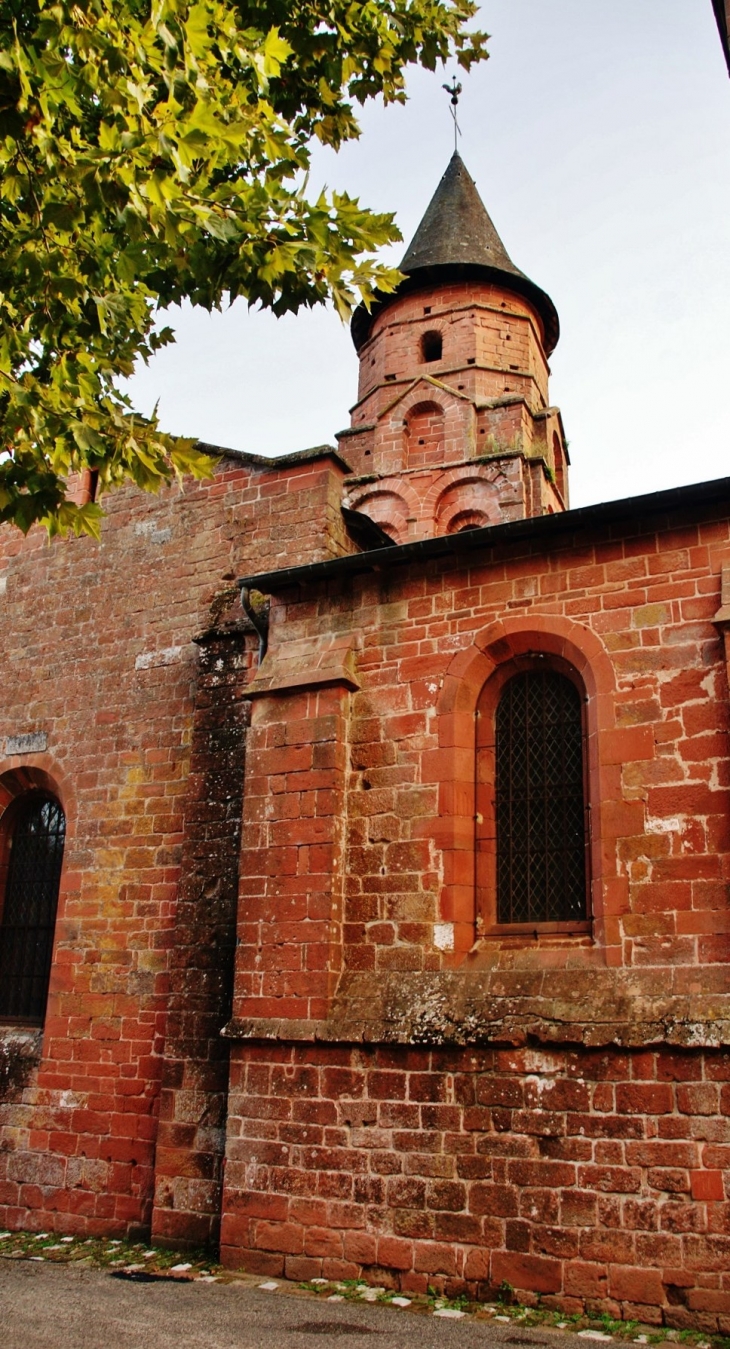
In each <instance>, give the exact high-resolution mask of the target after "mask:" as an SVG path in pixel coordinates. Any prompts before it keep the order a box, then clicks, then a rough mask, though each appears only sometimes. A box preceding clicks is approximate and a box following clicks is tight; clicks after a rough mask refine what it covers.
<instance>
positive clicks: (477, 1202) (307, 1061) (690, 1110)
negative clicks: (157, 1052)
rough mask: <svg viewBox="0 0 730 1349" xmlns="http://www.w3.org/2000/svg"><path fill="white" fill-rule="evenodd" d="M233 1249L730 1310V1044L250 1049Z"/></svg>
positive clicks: (560, 1299) (701, 1318) (698, 1312)
mask: <svg viewBox="0 0 730 1349" xmlns="http://www.w3.org/2000/svg"><path fill="white" fill-rule="evenodd" d="M230 1109H231V1117H230V1122H229V1149H228V1167H227V1179H228V1186H229V1189H228V1195H227V1204H226V1210H225V1214H224V1221H223V1236H222V1240H223V1253H224V1259H225V1260H226V1261H227V1262H228V1263H229V1264H231V1265H233V1266H238V1265H240V1264H241V1263H242V1261H245V1266H246V1268H247V1269H250V1270H254V1271H256V1272H258V1273H261V1274H268V1275H281V1274H286V1276H287V1277H288V1278H293V1279H311V1278H318V1277H321V1276H324V1277H325V1278H329V1279H351V1278H359V1277H360V1276H361V1275H362V1274H363V1273H364V1274H365V1275H366V1277H367V1278H369V1279H370V1280H371V1282H373V1283H380V1284H383V1283H384V1284H386V1285H387V1286H390V1287H393V1286H395V1287H398V1288H401V1289H403V1290H404V1291H405V1292H410V1291H415V1292H420V1293H423V1292H425V1291H426V1289H427V1287H428V1286H432V1287H435V1288H437V1289H438V1290H439V1291H442V1290H443V1291H445V1292H447V1293H448V1294H450V1295H456V1294H458V1293H460V1292H462V1291H464V1290H468V1291H469V1292H470V1293H471V1295H472V1296H474V1295H478V1296H487V1295H492V1296H493V1295H494V1293H495V1291H497V1290H498V1289H499V1286H500V1284H501V1283H502V1281H503V1280H506V1281H507V1282H508V1283H510V1284H511V1285H512V1286H513V1287H514V1288H515V1289H517V1290H519V1294H520V1297H521V1300H523V1301H527V1302H532V1303H533V1304H534V1303H535V1302H536V1301H537V1299H538V1297H539V1299H540V1300H541V1305H542V1306H544V1307H548V1308H550V1307H558V1308H560V1309H562V1310H564V1311H566V1312H569V1313H571V1312H577V1311H581V1310H582V1309H583V1308H584V1307H587V1308H588V1309H589V1310H591V1311H593V1312H598V1313H601V1312H607V1313H609V1315H611V1316H613V1317H624V1318H626V1319H631V1318H638V1319H640V1320H643V1321H648V1322H650V1323H655V1324H661V1323H662V1320H663V1321H664V1323H665V1324H667V1325H671V1326H677V1327H685V1326H688V1325H693V1326H695V1327H700V1328H702V1329H704V1330H717V1329H719V1330H721V1331H722V1332H724V1333H725V1334H727V1333H728V1330H730V1273H729V1272H728V1271H729V1270H730V1261H729V1260H728V1255H729V1254H730V1235H729V1233H730V1203H729V1202H728V1198H729V1197H730V1191H728V1190H725V1189H724V1187H723V1173H725V1174H727V1168H728V1163H729V1162H730V1143H729V1138H730V1135H729V1132H728V1116H730V1061H729V1060H728V1056H727V1054H718V1053H709V1054H704V1055H703V1054H702V1053H697V1052H677V1051H674V1052H670V1053H666V1052H665V1053H662V1052H656V1051H653V1050H651V1051H644V1052H634V1053H630V1052H625V1051H624V1052H615V1051H612V1050H608V1051H606V1050H602V1051H593V1052H590V1051H584V1052H581V1053H576V1052H572V1051H567V1052H566V1051H564V1050H560V1049H558V1050H552V1051H546V1050H543V1049H520V1050H515V1049H509V1048H502V1049H479V1050H454V1049H451V1050H449V1051H443V1050H442V1051H429V1050H426V1049H417V1048H412V1049H404V1048H395V1049H394V1048H390V1049H380V1050H375V1049H367V1048H355V1049H349V1048H339V1049H336V1048H333V1047H329V1046H324V1047H321V1048H308V1047H307V1048H305V1047H301V1048H291V1047H281V1048H278V1047H275V1046H266V1047H264V1046H258V1047H254V1046H251V1047H242V1048H241V1049H240V1050H238V1051H237V1053H236V1056H235V1060H234V1062H233V1064H232V1078H231V1101H230Z"/></svg>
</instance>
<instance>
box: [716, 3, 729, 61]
mask: <svg viewBox="0 0 730 1349" xmlns="http://www.w3.org/2000/svg"><path fill="white" fill-rule="evenodd" d="M712 7H713V9H714V11H715V18H716V19H717V26H718V29H719V31H720V41H721V43H722V50H723V52H724V53H725V61H726V62H727V69H728V74H729V75H730V32H728V27H729V26H730V25H729V24H728V15H729V14H730V10H729V9H728V5H727V3H726V0H712Z"/></svg>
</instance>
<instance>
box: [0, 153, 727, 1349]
mask: <svg viewBox="0 0 730 1349" xmlns="http://www.w3.org/2000/svg"><path fill="white" fill-rule="evenodd" d="M401 270H402V271H403V273H404V274H405V280H404V281H403V282H402V283H401V285H400V287H399V288H398V290H397V291H396V292H395V293H394V294H392V295H387V296H382V297H380V298H379V300H378V302H377V303H376V304H375V306H374V307H373V309H372V310H371V311H370V312H367V311H366V310H365V309H364V308H362V307H361V308H360V309H358V310H357V311H356V313H355V316H354V319H353V323H352V337H353V340H354V343H355V347H356V349H357V352H358V356H359V362H360V376H359V388H358V394H357V402H356V403H355V406H354V408H353V410H352V417H351V424H350V426H349V427H348V428H347V429H346V430H345V431H343V432H342V433H341V434H340V435H339V436H338V438H337V440H338V444H337V447H336V448H334V447H332V446H328V445H325V446H320V447H317V448H315V449H312V450H307V451H304V452H302V453H299V454H292V455H287V456H285V457H283V458H279V459H276V460H268V459H264V458H261V457H259V456H256V455H252V454H243V453H239V452H234V451H228V450H218V449H217V448H215V447H204V448H210V452H211V454H214V455H216V456H217V464H216V472H215V476H214V477H213V478H212V479H211V480H210V481H207V482H185V484H184V485H183V486H182V487H179V486H176V487H173V488H170V489H169V490H167V491H165V492H163V493H162V494H161V495H160V496H159V497H150V496H147V495H145V494H143V493H141V492H138V491H137V490H135V489H133V488H128V489H126V488H125V489H124V490H121V491H119V492H116V493H114V494H112V495H110V496H109V498H108V500H105V503H104V504H105V507H106V509H107V511H108V515H107V518H106V520H105V521H104V524H103V531H102V539H101V542H100V543H96V542H94V541H93V540H91V539H88V538H82V539H75V538H69V539H64V540H61V541H59V540H56V541H54V542H53V543H52V544H51V545H49V543H48V541H47V538H46V535H45V533H43V532H42V531H40V530H34V531H33V532H32V533H31V534H30V535H29V537H28V538H27V539H24V538H22V537H21V535H20V534H19V533H16V532H13V531H12V530H11V529H10V528H9V527H5V528H4V529H3V530H2V531H0V631H1V634H2V637H1V640H2V652H3V663H2V685H1V692H0V1082H1V1083H2V1092H1V1093H0V1097H1V1098H2V1099H1V1101H0V1126H1V1128H0V1223H1V1224H3V1225H4V1226H5V1227H7V1228H10V1229H15V1228H28V1229H31V1230H44V1231H47V1230H52V1231H57V1232H59V1233H66V1234H72V1233H84V1234H87V1235H97V1234H98V1235H107V1236H123V1235H130V1236H137V1237H144V1238H150V1237H151V1238H152V1239H153V1240H156V1241H159V1242H162V1243H167V1244H170V1245H174V1246H176V1247H179V1248H181V1249H185V1248H192V1247H195V1246H200V1245H209V1246H211V1247H213V1248H218V1247H219V1249H220V1251H221V1258H222V1259H223V1261H224V1263H225V1264H226V1265H227V1266H228V1267H230V1268H232V1269H246V1270H249V1271H254V1272H260V1273H261V1274H262V1275H267V1276H281V1277H287V1278H291V1279H297V1280H302V1279H311V1278H327V1279H350V1278H358V1279H363V1280H365V1281H369V1282H370V1283H373V1284H378V1285H381V1286H382V1285H385V1286H387V1287H397V1288H398V1289H400V1290H402V1291H403V1292H406V1293H407V1292H409V1291H413V1292H417V1293H418V1292H421V1293H422V1292H425V1291H426V1290H427V1288H428V1287H434V1288H436V1289H438V1290H439V1291H444V1292H445V1293H447V1294H448V1295H451V1296H453V1295H457V1294H458V1293H461V1292H465V1293H467V1294H469V1295H470V1296H472V1297H491V1296H494V1294H495V1292H496V1290H498V1289H499V1288H500V1287H501V1286H503V1285H504V1284H505V1283H507V1284H509V1285H510V1286H511V1287H512V1288H514V1289H515V1290H516V1293H517V1296H518V1297H519V1298H520V1300H522V1301H525V1302H530V1303H531V1304H533V1305H534V1304H536V1303H537V1302H538V1300H539V1303H540V1305H541V1306H543V1307H546V1308H553V1309H561V1310H564V1311H565V1312H568V1313H571V1312H582V1311H584V1310H586V1309H587V1310H589V1311H591V1312H593V1313H596V1312H599V1313H600V1312H607V1313H608V1314H610V1315H611V1316H613V1317H623V1318H625V1319H632V1318H637V1319H640V1320H642V1321H645V1322H649V1323H652V1324H656V1325H662V1324H663V1325H666V1326H671V1327H676V1328H679V1329H682V1328H688V1327H692V1328H695V1329H701V1330H703V1331H706V1332H721V1333H724V1334H726V1335H727V1334H730V1056H729V1055H728V1046H729V1044H730V936H729V933H730V890H729V885H730V740H729V735H730V692H729V684H728V676H729V669H730V479H723V480H719V481H714V482H709V483H702V484H699V485H696V486H692V487H683V488H679V489H675V490H672V491H662V492H657V493H654V494H652V495H648V496H641V497H634V498H628V499H625V500H619V501H612V502H608V503H605V504H601V505H596V506H589V507H584V508H581V509H577V510H571V509H570V506H569V487H568V476H569V455H568V448H567V442H566V439H565V433H564V429H563V422H562V418H561V414H560V411H559V410H558V408H556V407H554V406H553V405H552V404H551V402H550V396H549V387H548V383H549V364H548V362H549V358H550V355H551V352H552V351H553V349H554V347H555V345H556V343H557V341H558V337H559V324H558V316H557V313H556V309H555V306H554V305H553V302H552V300H551V299H550V298H549V296H548V295H546V294H545V292H544V291H543V290H541V289H540V287H539V286H538V285H536V284H535V283H534V282H533V281H531V280H530V279H528V277H527V276H525V275H524V274H523V273H522V272H521V271H520V270H519V269H518V268H517V267H516V266H515V265H514V263H513V262H512V261H511V259H510V257H509V255H508V253H507V251H506V249H505V247H504V245H503V243H502V241H501V239H500V238H499V235H498V233H497V231H496V229H495V227H494V225H493V223H492V221H491V219H490V218H489V216H488V214H487V211H486V210H485V207H484V205H483V203H482V201H481V199H480V197H479V195H478V193H477V189H476V187H475V185H474V183H473V181H472V179H471V177H470V175H469V173H468V171H467V169H466V167H465V165H464V163H463V162H462V160H461V158H460V157H459V155H458V154H454V156H453V158H452V160H451V162H450V163H449V165H448V167H447V169H446V172H445V174H444V176H443V178H442V180H441V182H440V184H439V186H438V188H437V190H436V193H435V195H434V197H433V200H432V201H431V203H430V205H429V206H428V209H427V211H426V214H425V216H424V217H423V220H422V222H421V224H420V226H419V228H418V230H417V232H416V235H415V237H414V239H413V240H412V242H411V244H410V246H409V248H408V250H407V252H406V254H405V257H404V259H403V263H402V264H401Z"/></svg>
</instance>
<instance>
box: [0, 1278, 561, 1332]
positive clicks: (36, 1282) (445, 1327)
mask: <svg viewBox="0 0 730 1349" xmlns="http://www.w3.org/2000/svg"><path fill="white" fill-rule="evenodd" d="M335 1340H336V1342H337V1345H338V1349H339V1346H341V1347H342V1349H355V1346H357V1349H362V1346H363V1345H365V1344H366V1343H369V1344H370V1346H371V1349H487V1347H489V1349H508V1346H509V1349H517V1346H520V1347H522V1349H529V1346H533V1345H534V1346H536V1349H539V1346H550V1349H558V1347H559V1349H562V1346H563V1345H565V1344H566V1338H565V1336H564V1335H563V1334H561V1332H560V1331H553V1330H545V1329H542V1328H538V1329H532V1330H528V1329H527V1328H522V1327H520V1326H519V1325H514V1324H503V1323H502V1324H499V1325H494V1324H491V1323H488V1322H484V1321H474V1320H472V1319H470V1318H468V1317H465V1318H464V1320H463V1321H453V1320H452V1321H450V1320H444V1319H442V1318H439V1317H433V1316H431V1315H424V1314H419V1313H414V1312H411V1311H408V1310H403V1311H396V1310H395V1309H394V1308H391V1307H381V1306H373V1305H367V1304H364V1303H352V1302H344V1303H331V1302H329V1303H328V1302H326V1301H324V1300H319V1299H317V1298H314V1297H311V1296H307V1295H306V1294H302V1293H296V1292H293V1291H291V1290H290V1289H287V1288H286V1287H283V1288H281V1287H280V1288H279V1289H277V1290H276V1292H264V1291H262V1290H261V1289H260V1288H259V1287H258V1286H257V1284H256V1283H255V1282H238V1281H236V1282H233V1283H227V1284H218V1283H209V1284H206V1283H201V1282H199V1281H196V1282H191V1283H182V1282H175V1283H172V1282H167V1281H164V1282H162V1281H161V1282H159V1283H128V1282H123V1281H121V1280H118V1279H115V1278H113V1277H111V1276H110V1275H109V1274H108V1273H106V1272H104V1271H100V1270H95V1269H79V1268H78V1267H73V1266H68V1265H55V1266H54V1265H52V1264H50V1263H49V1264H46V1265H43V1266H41V1264H40V1263H38V1264H35V1263H33V1262H31V1261H26V1260H0V1349H317V1346H318V1345H322V1346H323V1349H324V1346H326V1345H329V1344H330V1343H333V1342H334V1341H335Z"/></svg>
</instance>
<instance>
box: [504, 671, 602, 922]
mask: <svg viewBox="0 0 730 1349" xmlns="http://www.w3.org/2000/svg"><path fill="white" fill-rule="evenodd" d="M496 825H497V921H498V922H499V923H547V922H566V921H570V920H571V919H572V920H580V919H584V918H585V917H586V849H585V800H584V771H583V725H582V716H581V700H580V694H579V693H578V690H577V688H576V687H575V685H574V684H573V683H572V682H571V681H570V680H569V679H566V677H565V676H564V675H561V674H557V673H556V672H555V671H554V670H536V671H528V672H525V673H523V674H518V675H515V676H514V677H513V678H512V679H510V680H509V682H508V683H507V684H505V687H504V689H503V691H502V696H501V698H500V701H499V705H498V708H497V724H496Z"/></svg>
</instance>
